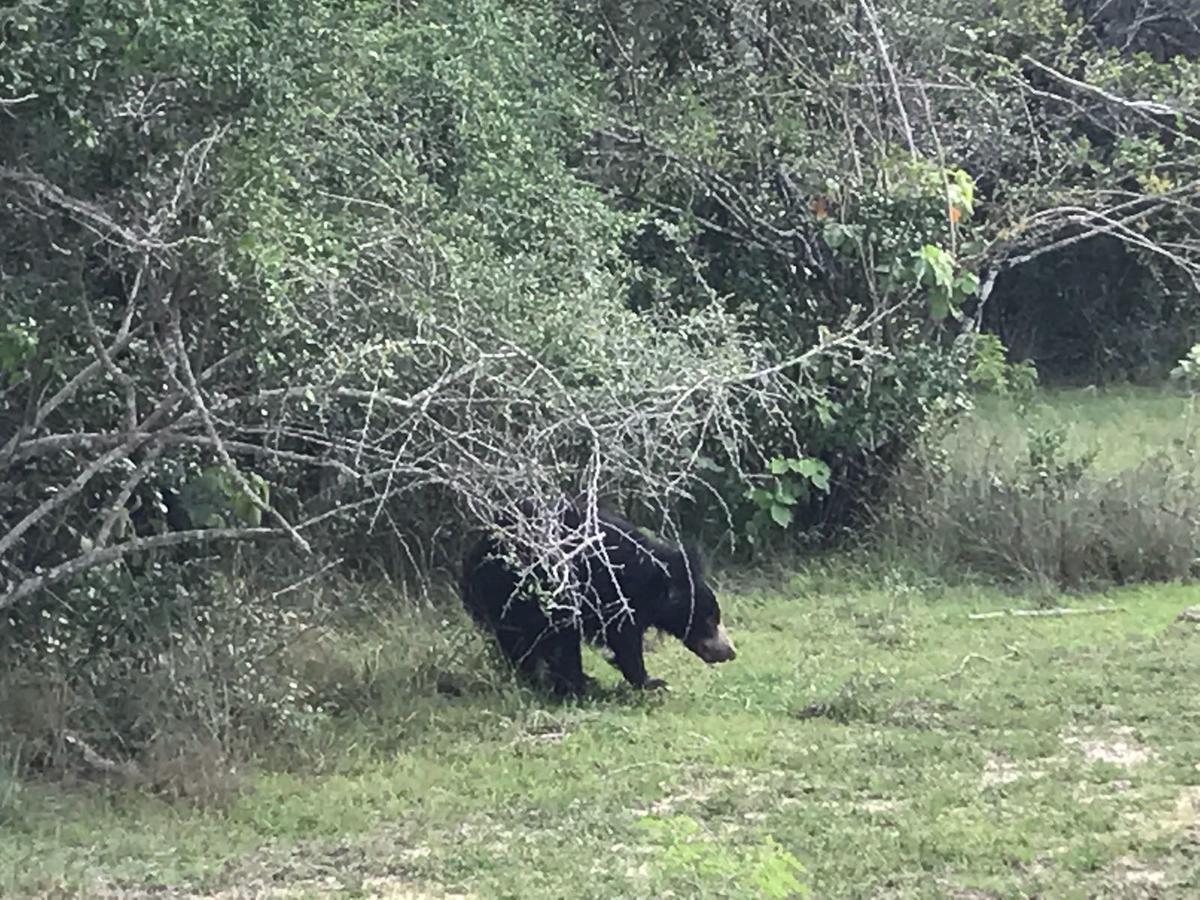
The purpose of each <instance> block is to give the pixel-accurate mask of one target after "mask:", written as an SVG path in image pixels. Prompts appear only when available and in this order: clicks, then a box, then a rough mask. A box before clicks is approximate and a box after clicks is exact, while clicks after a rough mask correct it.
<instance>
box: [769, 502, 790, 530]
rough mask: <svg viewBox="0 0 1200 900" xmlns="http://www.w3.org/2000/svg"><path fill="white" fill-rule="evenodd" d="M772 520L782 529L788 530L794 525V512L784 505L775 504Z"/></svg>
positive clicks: (772, 506) (772, 507)
mask: <svg viewBox="0 0 1200 900" xmlns="http://www.w3.org/2000/svg"><path fill="white" fill-rule="evenodd" d="M771 518H772V519H774V520H775V524H776V525H778V526H779V527H780V528H787V527H788V526H789V525H791V524H792V510H791V508H790V507H787V506H783V505H782V504H779V503H773V504H771Z"/></svg>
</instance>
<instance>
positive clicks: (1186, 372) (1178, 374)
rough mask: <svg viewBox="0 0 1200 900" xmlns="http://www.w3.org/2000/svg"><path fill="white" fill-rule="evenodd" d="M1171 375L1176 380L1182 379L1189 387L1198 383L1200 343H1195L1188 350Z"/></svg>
mask: <svg viewBox="0 0 1200 900" xmlns="http://www.w3.org/2000/svg"><path fill="white" fill-rule="evenodd" d="M1171 377H1172V378H1174V379H1175V380H1177V381H1182V382H1183V383H1184V384H1186V385H1188V386H1189V387H1195V386H1197V385H1200V344H1195V345H1193V346H1192V349H1191V350H1190V351H1188V355H1187V356H1185V357H1184V358H1183V359H1181V360H1180V361H1179V365H1177V366H1176V367H1175V368H1174V369H1173V370H1171Z"/></svg>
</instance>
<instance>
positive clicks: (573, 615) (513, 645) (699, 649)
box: [462, 508, 735, 696]
mask: <svg viewBox="0 0 1200 900" xmlns="http://www.w3.org/2000/svg"><path fill="white" fill-rule="evenodd" d="M560 521H561V523H562V525H563V526H564V528H565V531H566V532H567V533H568V535H569V536H568V537H567V538H566V539H565V540H566V541H567V542H573V543H572V544H569V545H568V547H567V549H568V550H571V549H574V550H577V551H579V552H577V553H576V554H575V555H574V556H573V560H572V563H571V565H572V568H573V575H574V582H575V587H576V593H575V595H574V596H573V597H572V598H571V600H570V601H569V602H563V601H562V600H559V601H558V602H556V603H555V604H553V605H551V607H550V611H549V612H548V611H547V609H546V607H545V606H544V605H543V604H541V603H539V602H538V594H539V592H540V593H542V594H543V595H544V594H545V593H546V590H547V587H548V586H547V584H546V574H545V572H544V570H534V572H533V573H532V574H531V575H530V576H529V577H528V578H526V579H525V581H524V583H522V579H521V576H520V574H518V572H516V571H514V567H513V564H512V562H511V561H510V560H511V559H512V558H513V557H512V556H511V551H512V549H513V548H511V547H506V546H505V545H504V544H503V543H502V542H501V541H499V540H498V539H496V538H494V537H484V538H482V539H481V540H479V541H478V543H476V544H475V545H474V547H472V549H471V551H470V552H469V553H468V554H467V557H466V559H465V561H464V564H463V580H462V600H463V605H464V606H465V607H466V609H467V611H468V612H469V613H470V614H471V617H472V618H473V619H474V620H475V621H476V623H477V624H479V625H480V626H481V627H482V628H484V629H485V630H487V631H488V632H490V633H491V634H493V635H494V636H495V638H496V640H497V642H498V644H499V645H500V650H501V652H503V654H504V655H505V656H506V657H507V658H508V660H509V661H510V662H512V663H513V664H514V665H515V666H516V667H517V669H518V670H519V671H520V672H521V673H522V674H523V675H525V676H526V677H529V678H530V679H532V680H538V679H540V678H547V679H548V680H549V686H550V688H551V690H552V691H553V692H554V693H555V694H557V695H559V696H564V695H572V694H579V693H581V692H582V691H583V690H584V688H585V687H586V686H587V685H588V683H589V682H590V681H591V679H589V678H587V677H586V676H585V675H584V674H583V660H582V657H581V647H580V644H581V638H585V639H587V640H588V641H589V642H590V643H592V644H594V645H596V646H598V647H600V648H603V649H606V650H608V651H609V652H610V654H611V660H610V661H611V662H612V664H613V665H615V666H616V667H617V668H618V669H619V670H620V671H621V674H622V675H624V676H625V680H626V681H628V682H629V683H630V684H631V685H633V686H634V687H637V688H643V689H652V688H660V687H665V685H666V683H665V682H664V681H662V680H661V679H658V678H651V677H650V676H649V675H647V674H646V664H645V660H644V658H643V649H642V640H643V637H644V635H645V633H646V631H647V630H648V629H650V628H657V629H659V630H661V631H665V632H667V633H669V634H672V635H674V636H675V637H677V638H679V640H681V641H683V643H684V645H685V646H686V647H687V648H688V649H689V650H691V651H692V652H693V653H695V654H696V655H697V656H698V657H700V658H701V659H702V660H704V661H705V662H706V663H710V664H711V663H721V662H726V661H727V660H731V659H733V658H734V655H735V651H734V648H733V644H732V643H731V642H730V640H729V638H728V636H727V635H726V634H725V629H724V628H722V627H721V608H720V606H719V605H718V603H717V598H716V596H715V595H714V594H713V592H712V590H711V589H710V588H709V587H708V585H706V584H705V583H704V580H703V577H702V573H701V571H700V566H699V560H698V558H697V556H696V553H695V552H694V551H693V550H692V549H691V548H686V547H674V546H671V545H669V544H666V543H663V542H661V541H656V540H652V539H650V538H647V537H645V536H644V535H642V534H640V533H639V532H638V531H637V530H636V529H635V528H634V527H633V525H631V524H630V523H629V522H627V521H625V520H624V519H622V518H620V517H618V516H615V515H611V514H608V513H600V515H599V526H600V537H601V538H602V541H603V549H600V548H599V547H592V548H584V547H583V546H582V544H581V543H580V542H581V540H582V536H581V532H580V531H579V530H578V529H579V528H580V525H581V524H582V519H581V517H580V515H579V513H578V511H577V510H575V509H573V508H568V510H567V511H566V512H565V513H564V514H563V515H562V517H561V520H560ZM506 549H507V550H509V551H510V555H508V558H507V559H506V554H505V551H506ZM518 556H519V554H518Z"/></svg>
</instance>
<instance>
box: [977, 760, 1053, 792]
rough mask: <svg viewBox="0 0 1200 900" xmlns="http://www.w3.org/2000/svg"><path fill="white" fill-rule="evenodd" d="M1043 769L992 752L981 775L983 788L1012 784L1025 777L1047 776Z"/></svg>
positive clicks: (980, 783) (980, 780)
mask: <svg viewBox="0 0 1200 900" xmlns="http://www.w3.org/2000/svg"><path fill="white" fill-rule="evenodd" d="M1045 775H1046V773H1045V772H1043V771H1042V770H1041V769H1030V768H1026V767H1023V766H1022V765H1020V764H1019V763H1016V762H1013V761H1012V760H1011V759H1006V758H1005V757H1003V756H996V755H994V754H991V755H989V756H988V758H987V761H986V762H985V763H984V764H983V774H982V775H980V776H979V786H980V787H981V788H991V787H999V786H1001V785H1005V784H1012V783H1013V782H1016V781H1020V780H1022V779H1024V778H1028V779H1031V780H1033V779H1037V778H1043V777H1045Z"/></svg>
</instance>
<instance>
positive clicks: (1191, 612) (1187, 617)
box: [1175, 606, 1200, 624]
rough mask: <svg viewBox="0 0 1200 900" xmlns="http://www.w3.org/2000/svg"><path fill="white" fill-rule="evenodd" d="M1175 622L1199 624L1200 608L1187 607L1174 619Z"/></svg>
mask: <svg viewBox="0 0 1200 900" xmlns="http://www.w3.org/2000/svg"><path fill="white" fill-rule="evenodd" d="M1175 621H1176V622H1194V623H1196V624H1200V606H1189V607H1188V608H1187V609H1185V610H1184V611H1183V612H1181V613H1180V614H1179V615H1177V616H1176V617H1175Z"/></svg>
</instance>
